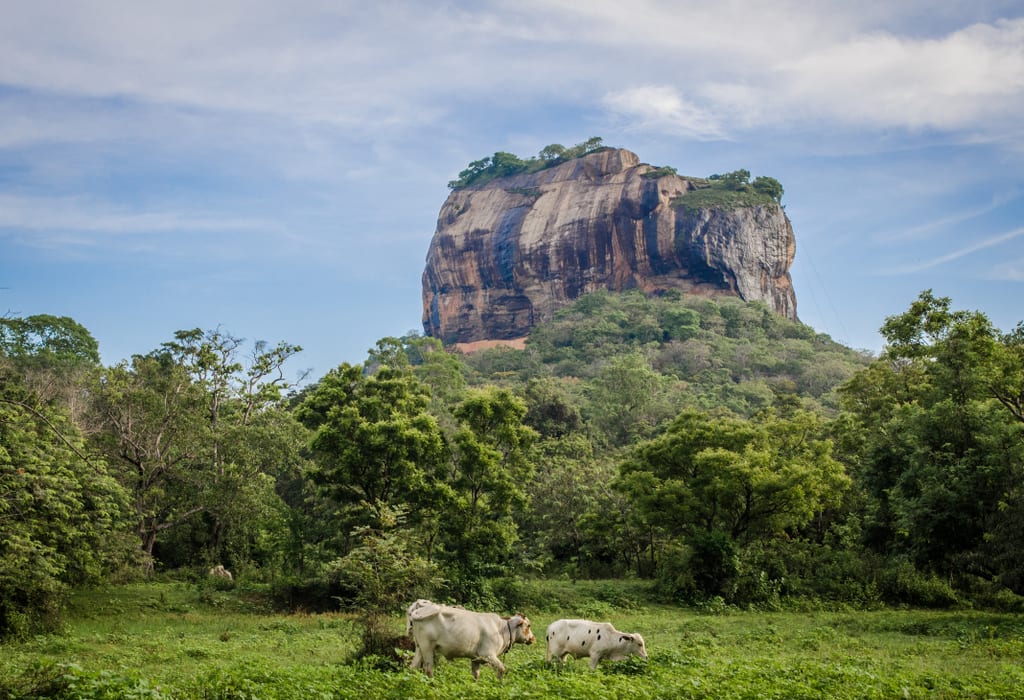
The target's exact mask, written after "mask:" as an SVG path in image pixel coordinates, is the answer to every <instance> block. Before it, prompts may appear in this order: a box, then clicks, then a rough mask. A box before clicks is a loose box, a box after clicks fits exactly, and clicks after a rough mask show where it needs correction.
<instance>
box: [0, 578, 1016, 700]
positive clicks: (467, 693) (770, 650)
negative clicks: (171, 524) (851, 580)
mask: <svg viewBox="0 0 1024 700" xmlns="http://www.w3.org/2000/svg"><path fill="white" fill-rule="evenodd" d="M543 590H550V591H551V592H552V595H551V601H550V603H549V604H545V605H543V606H538V607H539V608H540V609H537V610H536V611H534V610H531V609H526V610H524V612H526V613H527V614H529V615H530V617H531V619H532V621H533V623H534V632H535V634H537V637H538V644H537V645H534V646H533V647H522V646H517V647H515V648H514V649H513V650H512V651H510V652H509V653H508V654H507V655H506V657H505V658H504V662H505V664H506V666H507V667H508V669H509V673H508V675H507V676H506V678H505V679H504V680H503V681H501V682H499V681H497V680H496V678H495V676H494V673H493V672H492V671H491V670H490V669H487V668H485V669H484V670H483V671H482V673H481V678H480V680H479V681H478V682H476V683H474V682H473V680H472V678H471V676H470V673H469V663H468V661H465V660H459V661H453V662H442V663H441V664H440V665H439V667H438V669H437V674H436V676H435V678H434V679H433V680H430V679H427V678H426V677H425V676H423V675H422V674H421V673H418V672H412V671H410V670H408V669H406V670H397V671H395V670H392V671H388V670H381V669H379V668H376V667H374V666H373V665H372V664H367V663H362V662H356V661H354V652H355V649H356V648H357V646H358V637H359V628H358V627H357V625H356V624H355V622H354V621H353V619H352V618H351V617H350V616H348V615H344V614H337V613H335V614H317V615H305V614H299V615H285V614H278V613H273V612H271V611H268V610H267V609H266V608H265V607H264V606H263V605H262V604H261V603H260V599H259V598H257V597H253V596H246V595H245V594H244V593H240V592H236V591H226V592H218V591H199V590H197V589H196V588H195V587H191V586H186V585H181V584H152V585H133V586H123V587H117V588H113V589H109V590H106V591H87V592H80V593H78V594H77V595H76V596H75V597H74V600H73V602H72V608H71V611H70V615H69V621H68V624H67V628H66V629H65V630H64V631H63V632H62V633H61V634H55V635H46V636H40V637H36V638H34V639H31V640H28V641H26V642H23V643H8V644H5V645H3V646H2V647H0V699H4V700H5V699H6V698H14V697H30V696H32V695H33V694H35V695H37V696H45V697H64V698H127V697H137V698H239V699H241V698H267V699H275V698H279V699H285V698H287V699H291V698H295V699H298V698H360V699H361V700H368V699H371V698H502V697H507V698H513V697H514V698H531V697H533V698H541V697H551V698H570V697H574V698H588V697H594V698H630V700H640V699H642V698H823V697H828V698H904V697H909V698H925V697H927V698H985V697H1001V698H1008V697H1021V696H1022V694H1024V617H1022V616H1020V615H1013V614H994V613H985V612H978V611H952V612H950V611H947V612H936V611H918V610H872V611H841V612H831V611H814V612H776V613H756V612H741V611H735V610H730V609H725V610H722V609H718V610H717V612H716V614H709V613H708V612H707V611H703V612H702V611H700V610H695V609H690V608H678V607H669V606H661V605H656V604H652V603H649V602H646V599H644V598H642V594H643V591H642V588H641V587H639V586H637V585H636V584H618V583H612V582H598V583H592V582H588V583H580V584H578V585H576V586H574V584H571V583H569V582H565V583H554V582H545V583H544V584H542V585H540V586H535V587H534V588H531V589H529V590H527V591H526V593H529V594H531V597H533V596H534V595H537V594H540V593H542V592H543ZM560 606H564V607H560ZM588 612H589V613H594V617H599V618H602V619H607V620H610V621H612V622H613V623H614V624H615V625H616V627H617V628H618V629H621V630H623V631H627V632H641V633H642V634H643V635H644V638H645V639H646V640H647V646H648V651H649V653H650V659H649V660H648V661H646V662H643V661H640V660H631V661H627V662H622V663H619V664H607V665H602V666H601V667H600V668H599V669H598V671H597V672H596V673H591V672H590V671H589V669H588V667H587V662H586V660H579V661H575V662H568V663H567V664H565V665H562V666H554V667H549V666H547V665H546V664H545V663H544V645H543V634H544V629H545V627H546V626H547V624H548V623H549V622H551V621H552V620H554V619H556V618H558V617H563V616H575V615H579V614H584V613H588ZM402 625H403V621H402V619H401V617H400V616H398V615H396V616H395V618H394V626H395V631H396V633H398V632H400V631H401V630H402Z"/></svg>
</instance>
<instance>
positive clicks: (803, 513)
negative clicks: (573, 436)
mask: <svg viewBox="0 0 1024 700" xmlns="http://www.w3.org/2000/svg"><path fill="white" fill-rule="evenodd" d="M824 433H825V429H824V425H823V423H822V421H821V419H820V418H818V417H816V416H815V415H814V414H811V413H807V412H802V411H795V412H793V413H791V414H790V415H787V416H786V417H784V418H780V417H778V416H776V415H775V414H774V413H773V412H771V411H767V412H763V413H762V414H760V415H759V416H757V417H756V418H755V419H754V420H749V421H748V420H744V419H739V418H734V417H731V416H727V415H716V416H712V415H709V414H704V413H699V412H696V411H685V412H683V413H682V414H681V415H680V416H679V417H678V418H676V419H675V421H673V422H672V423H671V425H669V427H668V428H667V429H666V431H665V433H664V435H662V436H660V437H658V438H655V439H653V440H651V441H649V442H647V443H644V444H642V445H641V446H640V447H639V448H638V449H637V451H636V455H635V457H633V458H632V459H630V460H628V461H627V462H625V463H624V464H623V465H622V468H621V471H622V475H621V478H620V482H619V487H620V488H621V489H622V490H623V491H624V492H625V493H627V494H628V495H629V496H630V498H631V499H632V500H633V501H634V502H635V503H636V505H637V508H638V511H639V512H640V514H641V515H642V517H643V518H644V519H645V521H646V522H647V523H650V524H651V525H653V526H655V527H657V528H658V529H659V530H660V532H661V533H662V534H663V536H666V537H668V538H680V537H682V538H684V539H687V538H694V537H699V536H701V534H702V533H713V532H721V533H723V534H724V535H725V536H727V537H728V538H729V539H730V540H732V541H734V542H738V543H744V542H750V541H754V540H759V539H765V538H770V537H773V536H774V535H776V534H777V533H780V532H783V531H785V530H787V529H791V528H797V527H800V526H802V525H804V524H805V523H807V522H808V521H809V520H810V519H811V518H812V517H813V516H814V514H815V513H817V512H819V511H821V510H822V509H824V508H825V507H827V506H829V505H830V504H834V503H836V502H838V499H839V497H840V495H841V494H842V491H843V490H844V488H845V487H846V485H847V483H848V478H847V476H846V474H845V472H844V470H843V467H842V465H841V464H840V463H839V462H838V461H837V460H836V459H835V458H833V456H832V443H831V441H829V440H828V439H827V438H826V437H825V434H824Z"/></svg>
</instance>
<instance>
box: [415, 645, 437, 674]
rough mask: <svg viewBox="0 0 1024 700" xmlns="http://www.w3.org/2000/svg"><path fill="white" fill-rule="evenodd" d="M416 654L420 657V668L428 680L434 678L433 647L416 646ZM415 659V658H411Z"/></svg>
mask: <svg viewBox="0 0 1024 700" xmlns="http://www.w3.org/2000/svg"><path fill="white" fill-rule="evenodd" d="M416 654H417V655H419V657H420V668H422V669H423V672H424V673H425V674H427V676H429V677H430V678H433V677H434V647H432V646H430V645H429V644H428V645H426V646H423V647H421V646H419V645H417V646H416ZM413 658H414V659H415V657H413Z"/></svg>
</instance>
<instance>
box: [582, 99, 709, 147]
mask: <svg viewBox="0 0 1024 700" xmlns="http://www.w3.org/2000/svg"><path fill="white" fill-rule="evenodd" d="M602 103H603V104H604V106H605V107H606V108H608V109H609V110H611V111H612V112H613V113H614V114H615V115H617V116H618V117H619V118H620V119H621V120H622V122H623V125H624V128H625V129H626V130H633V129H641V130H654V131H665V132H668V133H673V134H679V135H682V136H688V137H691V138H695V139H699V140H707V141H710V140H715V139H721V138H724V137H725V133H724V132H723V130H722V128H721V127H720V126H719V124H718V122H717V121H716V119H715V118H714V116H713V115H712V114H710V113H709V112H707V111H706V110H704V109H703V108H701V107H699V106H697V105H695V104H694V103H692V102H690V101H688V100H686V99H684V98H683V97H682V96H681V95H680V94H679V93H678V91H677V90H676V89H675V88H674V87H672V86H670V85H642V86H640V87H635V88H629V89H626V90H620V91H618V92H610V93H608V94H607V95H605V96H604V98H603V100H602Z"/></svg>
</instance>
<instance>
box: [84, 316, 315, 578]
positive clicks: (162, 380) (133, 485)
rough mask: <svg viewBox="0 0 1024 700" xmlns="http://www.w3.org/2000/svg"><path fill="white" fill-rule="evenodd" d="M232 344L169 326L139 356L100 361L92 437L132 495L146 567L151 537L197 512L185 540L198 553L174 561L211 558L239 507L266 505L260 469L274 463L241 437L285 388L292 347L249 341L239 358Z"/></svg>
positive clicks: (269, 469)
mask: <svg viewBox="0 0 1024 700" xmlns="http://www.w3.org/2000/svg"><path fill="white" fill-rule="evenodd" d="M242 345H243V341H242V340H241V339H238V338H235V337H233V336H231V335H230V334H228V333H225V332H223V331H221V330H219V329H217V330H214V331H202V330H200V329H192V330H186V331H179V332H178V333H176V334H175V339H174V340H173V341H170V342H167V343H164V344H163V345H162V346H161V348H160V349H158V350H156V351H154V352H152V353H150V354H149V355H145V356H141V355H137V356H135V357H133V358H132V360H131V361H130V362H122V363H120V364H118V365H116V366H114V367H111V368H109V369H108V370H106V371H105V372H104V373H103V376H102V378H101V381H100V382H99V383H98V385H97V389H96V392H95V395H96V399H97V400H96V408H97V411H98V413H99V415H100V416H101V418H102V421H103V424H104V426H105V430H104V431H103V433H102V434H100V435H98V436H97V438H96V439H97V441H98V443H99V444H100V445H102V446H103V447H104V449H105V450H106V452H107V454H108V456H109V458H110V460H111V464H112V465H113V466H114V468H115V469H116V470H117V472H118V473H119V475H120V476H119V478H120V480H121V482H122V483H123V484H124V485H125V486H126V487H127V488H128V489H129V491H130V492H131V494H132V505H133V508H134V511H135V518H136V522H137V525H136V531H137V534H138V536H139V539H140V543H141V548H142V551H143V552H144V554H145V555H146V558H147V561H148V562H149V566H152V564H153V555H154V547H155V546H156V544H157V542H158V540H160V539H161V538H165V539H166V537H167V533H168V532H169V531H171V530H173V529H175V528H179V527H181V526H182V525H185V524H186V523H187V524H192V525H195V523H196V521H197V518H198V517H199V516H201V517H202V525H201V528H202V530H204V531H205V534H204V535H203V536H202V537H198V538H193V539H194V543H193V545H190V546H194V547H196V548H198V550H200V551H189V552H186V553H185V554H184V555H181V556H178V557H177V559H178V560H179V561H178V563H187V562H193V563H200V562H201V561H203V560H209V559H220V558H221V556H222V555H223V549H224V546H225V543H226V542H227V538H228V536H229V535H228V528H229V527H230V526H231V524H232V523H234V524H235V525H236V526H237V525H238V523H239V520H238V516H239V514H242V513H246V512H247V513H248V514H249V515H250V516H251V517H253V518H255V517H256V516H257V514H259V513H266V509H267V508H268V507H269V506H268V504H269V503H271V502H273V494H274V484H273V480H272V478H270V475H272V474H273V473H275V470H278V469H280V468H282V465H280V464H277V463H273V462H268V461H266V460H261V459H258V458H257V459H253V454H252V453H251V452H250V451H247V450H246V449H244V444H245V441H246V440H256V439H258V436H257V435H256V433H257V432H258V431H259V429H260V426H261V425H263V424H262V423H259V422H256V421H255V417H256V416H259V415H261V414H262V413H263V412H265V411H268V410H269V409H270V408H272V407H273V406H274V405H275V404H276V403H277V402H278V401H279V400H280V399H281V392H282V391H283V390H284V389H287V388H288V387H289V386H291V384H290V383H289V382H287V381H286V380H285V379H284V375H283V370H282V365H283V364H284V363H285V362H286V361H287V360H288V359H289V358H290V357H291V356H292V355H294V354H295V353H297V352H299V350H300V348H299V347H298V346H294V345H290V344H288V343H280V344H278V345H277V346H276V347H274V348H269V347H268V346H267V344H266V343H262V342H257V343H256V344H255V345H254V349H253V353H252V356H251V359H250V361H249V362H248V363H246V362H244V361H242V360H240V359H239V357H238V355H239V353H240V349H241V347H242ZM240 434H245V435H246V438H245V439H244V440H243V439H239V435H240ZM271 454H274V453H268V455H271Z"/></svg>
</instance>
